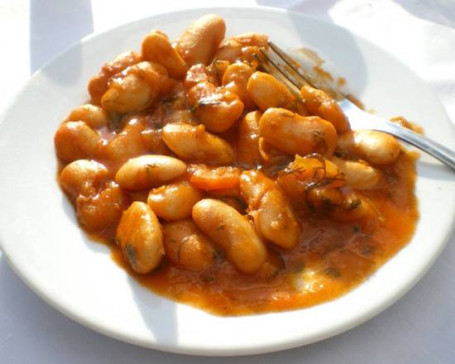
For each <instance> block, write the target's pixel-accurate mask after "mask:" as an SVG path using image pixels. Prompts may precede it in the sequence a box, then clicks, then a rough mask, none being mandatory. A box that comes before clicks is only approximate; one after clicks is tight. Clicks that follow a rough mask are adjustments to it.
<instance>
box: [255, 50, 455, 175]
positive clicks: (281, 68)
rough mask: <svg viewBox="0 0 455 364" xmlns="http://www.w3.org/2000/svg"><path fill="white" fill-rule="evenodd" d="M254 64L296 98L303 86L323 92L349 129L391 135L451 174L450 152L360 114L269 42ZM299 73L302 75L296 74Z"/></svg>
mask: <svg viewBox="0 0 455 364" xmlns="http://www.w3.org/2000/svg"><path fill="white" fill-rule="evenodd" d="M257 60H258V61H259V62H260V64H261V66H262V67H263V68H264V70H265V71H266V72H268V73H270V74H271V75H273V76H275V77H276V78H277V79H279V80H280V81H281V82H283V83H284V84H286V85H287V87H288V88H289V90H290V91H291V92H292V93H293V94H294V95H295V96H297V98H301V96H300V89H301V88H302V86H304V85H310V86H312V87H315V88H319V89H322V90H324V91H327V92H328V93H329V94H330V95H331V96H333V97H334V98H335V100H337V102H338V104H339V105H340V107H341V109H342V110H343V112H344V114H345V115H346V117H347V118H348V120H349V124H350V125H351V128H352V129H354V130H355V129H372V130H378V131H382V132H385V133H388V134H391V135H394V136H395V137H397V138H398V139H400V140H402V141H404V142H406V143H409V144H411V145H413V146H415V147H416V148H418V149H420V150H422V151H423V152H426V153H428V154H429V155H431V156H433V157H434V158H436V159H438V160H439V161H441V162H442V163H444V164H445V165H447V166H449V167H450V168H452V169H454V170H455V152H454V151H452V150H450V149H449V148H447V147H445V146H443V145H441V144H439V143H437V142H435V141H434V140H431V139H429V138H427V137H424V136H422V135H420V134H417V133H415V132H413V131H412V130H409V129H406V128H404V127H402V126H400V125H398V124H395V123H392V122H390V121H388V120H385V119H382V118H380V117H378V116H375V115H372V114H370V113H368V112H365V111H363V110H362V109H360V108H359V107H357V106H356V105H355V104H354V103H353V102H352V101H350V100H349V99H348V95H344V94H343V93H341V92H340V91H338V90H336V89H335V88H333V87H331V86H330V85H329V84H327V83H325V82H323V81H320V80H318V79H317V78H315V77H313V76H312V75H311V73H308V72H304V71H303V68H301V67H299V64H298V63H297V62H296V61H295V60H294V59H293V58H291V57H290V56H288V55H287V54H286V53H285V52H284V51H283V50H281V49H280V48H279V47H278V46H277V45H276V44H274V43H273V42H269V47H268V48H267V49H266V48H261V50H260V54H258V55H257ZM299 69H301V70H302V71H299Z"/></svg>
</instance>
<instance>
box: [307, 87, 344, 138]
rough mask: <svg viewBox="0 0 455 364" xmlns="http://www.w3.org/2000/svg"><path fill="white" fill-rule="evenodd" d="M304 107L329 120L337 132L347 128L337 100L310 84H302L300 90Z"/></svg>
mask: <svg viewBox="0 0 455 364" xmlns="http://www.w3.org/2000/svg"><path fill="white" fill-rule="evenodd" d="M300 95H302V98H303V101H304V105H305V109H306V110H307V111H309V112H310V113H311V114H312V115H316V116H319V117H321V118H322V119H324V120H327V121H330V122H331V123H332V124H333V126H334V127H335V129H336V130H337V132H338V133H342V132H344V131H346V130H348V129H349V122H348V119H347V118H346V116H345V115H344V113H343V110H341V107H340V106H339V105H338V104H337V102H336V101H335V100H334V99H332V98H331V97H330V96H329V95H327V94H326V93H325V92H324V91H322V90H318V89H315V88H313V87H311V86H303V87H302V89H301V90H300Z"/></svg>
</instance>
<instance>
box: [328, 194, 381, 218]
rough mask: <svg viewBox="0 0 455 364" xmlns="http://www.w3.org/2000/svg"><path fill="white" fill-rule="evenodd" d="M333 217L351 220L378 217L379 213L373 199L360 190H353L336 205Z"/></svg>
mask: <svg viewBox="0 0 455 364" xmlns="http://www.w3.org/2000/svg"><path fill="white" fill-rule="evenodd" d="M332 217H333V218H334V219H335V220H338V221H343V222H350V221H358V220H363V219H367V218H369V219H373V218H376V217H378V213H377V210H376V208H375V207H374V205H373V204H372V202H371V201H369V200H368V199H367V198H365V196H362V195H361V194H360V193H358V192H351V193H348V194H347V195H344V196H343V200H342V202H341V203H340V204H339V205H337V206H336V208H335V210H334V211H333V214H332Z"/></svg>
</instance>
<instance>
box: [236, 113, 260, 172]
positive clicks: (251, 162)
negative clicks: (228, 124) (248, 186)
mask: <svg viewBox="0 0 455 364" xmlns="http://www.w3.org/2000/svg"><path fill="white" fill-rule="evenodd" d="M261 116H262V113H261V112H260V111H258V110H256V111H251V112H249V113H248V114H246V115H245V116H244V117H243V118H242V119H241V120H240V122H239V126H238V129H237V133H238V134H237V161H238V162H239V163H241V164H242V165H245V166H246V167H249V168H253V167H256V166H257V165H259V163H260V162H261V153H260V151H259V120H260V118H261Z"/></svg>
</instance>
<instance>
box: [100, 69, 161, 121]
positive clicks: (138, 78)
mask: <svg viewBox="0 0 455 364" xmlns="http://www.w3.org/2000/svg"><path fill="white" fill-rule="evenodd" d="M166 77H167V71H166V70H165V68H164V67H163V66H160V65H158V64H152V63H150V62H141V63H138V64H136V65H134V66H130V67H128V68H126V69H125V70H124V71H123V72H122V73H121V74H118V75H116V76H115V77H113V78H112V79H111V81H110V82H109V85H108V86H109V87H108V89H107V91H106V92H105V93H104V95H103V97H102V98H101V106H102V107H103V109H105V110H107V111H113V112H116V113H120V114H126V113H131V112H137V111H141V110H143V109H145V108H147V107H148V106H150V104H152V103H153V102H154V101H155V100H156V99H157V97H158V96H159V94H160V92H161V87H163V84H165V79H166Z"/></svg>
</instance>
